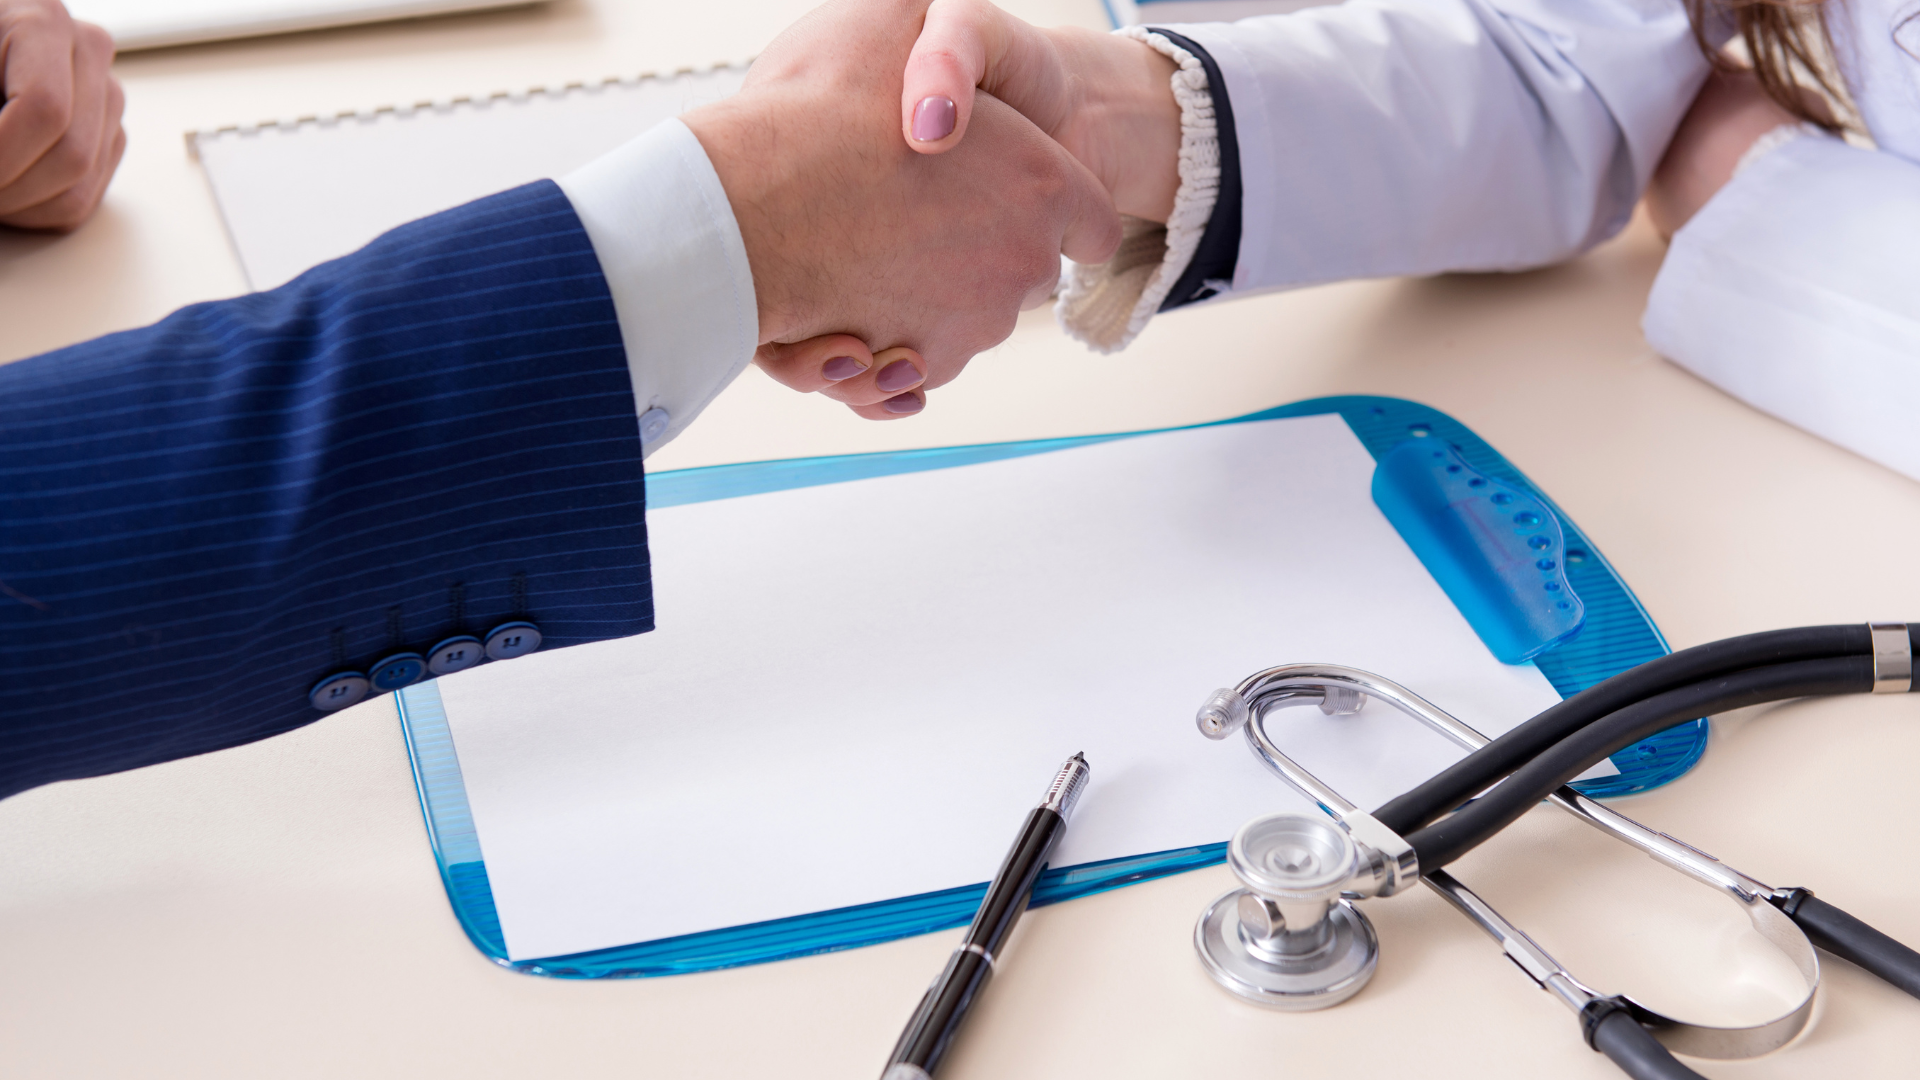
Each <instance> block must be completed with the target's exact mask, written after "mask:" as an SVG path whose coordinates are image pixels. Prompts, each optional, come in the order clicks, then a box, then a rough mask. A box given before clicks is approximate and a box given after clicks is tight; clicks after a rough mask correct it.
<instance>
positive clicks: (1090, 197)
mask: <svg viewBox="0 0 1920 1080" xmlns="http://www.w3.org/2000/svg"><path fill="white" fill-rule="evenodd" d="M1060 156H1061V157H1062V158H1064V159H1066V166H1067V169H1068V170H1069V172H1068V176H1069V178H1070V179H1069V187H1068V189H1067V194H1066V198H1067V225H1066V230H1065V231H1064V232H1063V233H1061V236H1060V254H1062V255H1065V256H1066V257H1067V258H1069V259H1072V260H1073V261H1074V262H1077V263H1080V264H1082V265H1086V266H1092V265H1097V264H1099V263H1103V262H1106V261H1107V260H1108V259H1111V258H1113V254H1114V252H1116V251H1118V250H1120V241H1121V239H1122V237H1121V226H1120V214H1119V212H1118V211H1117V210H1115V209H1114V207H1113V196H1112V195H1110V194H1108V192H1107V186H1106V185H1105V184H1102V183H1101V182H1100V178H1099V177H1097V176H1095V175H1093V170H1091V169H1089V168H1087V167H1086V166H1085V165H1082V164H1080V159H1079V158H1076V157H1074V156H1073V155H1072V154H1069V153H1067V152H1066V151H1065V150H1061V151H1060Z"/></svg>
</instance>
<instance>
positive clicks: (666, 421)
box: [559, 120, 760, 454]
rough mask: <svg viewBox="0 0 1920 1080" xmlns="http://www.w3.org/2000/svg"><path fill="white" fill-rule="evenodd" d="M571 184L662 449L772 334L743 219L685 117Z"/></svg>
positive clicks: (565, 182) (637, 401) (645, 421)
mask: <svg viewBox="0 0 1920 1080" xmlns="http://www.w3.org/2000/svg"><path fill="white" fill-rule="evenodd" d="M559 184H560V190H562V191H564V192H566V194H567V198H568V199H569V200H570V201H571V202H572V203H573V210H574V213H576V214H578V215H579V216H580V223H581V224H582V225H583V226H585V227H586V230H587V238H588V239H589V240H591V241H592V242H593V250H594V253H595V254H596V255H598V256H599V257H600V270H601V272H602V273H603V274H605V275H606V279H607V287H608V289H609V290H611V291H612V293H613V308H614V312H615V313H616V314H617V315H618V316H619V319H620V335H621V337H622V338H623V339H625V341H626V346H627V367H628V370H629V371H630V372H631V373H632V375H633V397H634V407H635V409H636V410H637V411H638V412H639V414H640V439H641V443H642V446H643V448H644V449H643V453H648V454H650V453H652V452H653V451H655V450H657V449H659V448H660V447H662V446H664V445H666V443H667V442H668V440H670V439H672V438H673V437H674V436H676V435H678V434H680V432H682V431H684V430H686V427H687V425H688V424H690V423H692V422H693V418H694V417H696V416H698V415H700V410H702V409H704V408H706V407H707V404H708V403H709V402H711V401H712V400H713V399H714V397H716V396H717V395H718V394H719V393H720V391H722V390H724V389H726V387H727V384H728V383H731V382H732V381H733V380H734V377H735V376H737V375H739V374H740V372H741V371H742V370H744V369H745V368H746V366H747V364H748V363H749V362H750V361H752V359H753V351H754V348H755V347H756V346H758V344H759V342H760V309H759V306H758V304H757V303H756V302H755V299H754V292H753V271H752V269H751V268H750V267H749V266H748V264H747V248H746V245H745V244H744V243H743V242H742V241H741V239H740V226H739V223H738V222H736V221H735V220H734V216H733V208H732V207H731V206H730V205H729V204H728V203H727V193H726V189H724V188H722V187H721V186H720V176H719V174H717V173H715V172H714V171H713V163H712V162H710V161H709V160H707V152H706V150H705V149H704V148H702V147H701V145H700V140H698V139H696V138H694V135H693V132H692V131H690V130H689V129H688V128H687V125H685V124H683V123H681V122H680V121H678V120H669V121H667V122H666V123H664V124H661V125H660V126H658V127H656V128H654V129H652V130H651V131H648V132H647V133H646V134H644V135H641V136H639V137H638V138H636V139H634V140H632V141H631V142H628V143H627V144H626V145H624V146H622V147H620V148H619V149H617V150H614V151H612V152H611V153H608V154H606V155H604V156H602V157H600V158H597V159H595V160H594V161H592V162H589V163H588V164H587V165H585V166H582V167H581V168H580V169H578V170H576V171H574V172H572V173H569V174H567V175H566V176H564V177H562V178H561V179H560V181H559Z"/></svg>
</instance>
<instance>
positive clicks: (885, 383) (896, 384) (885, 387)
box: [873, 360, 920, 394]
mask: <svg viewBox="0 0 1920 1080" xmlns="http://www.w3.org/2000/svg"><path fill="white" fill-rule="evenodd" d="M919 381H920V369H919V368H917V367H914V366H913V361H911V360H895V361H894V362H893V363H891V364H888V365H887V366H886V367H883V368H881V369H880V374H878V375H875V376H874V377H873V385H874V386H876V387H878V388H880V390H881V391H882V392H884V393H888V394H891V393H893V392H894V391H895V390H905V389H906V388H907V387H909V386H912V385H914V384H915V383H918V382H919Z"/></svg>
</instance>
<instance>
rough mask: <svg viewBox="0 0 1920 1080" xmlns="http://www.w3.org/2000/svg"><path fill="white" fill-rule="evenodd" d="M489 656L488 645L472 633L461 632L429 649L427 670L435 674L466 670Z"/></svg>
mask: <svg viewBox="0 0 1920 1080" xmlns="http://www.w3.org/2000/svg"><path fill="white" fill-rule="evenodd" d="M486 658H487V647H486V646H485V645H482V644H480V639H479V638H477V637H474V636H473V635H472V634H460V635H458V636H456V637H450V638H448V639H447V640H445V641H443V642H441V643H440V644H438V645H435V646H434V647H433V648H431V649H429V650H427V670H428V671H429V672H431V673H432V674H435V675H451V674H453V673H454V672H456V671H465V670H466V669H468V668H470V667H472V666H473V665H475V664H477V663H479V662H480V661H482V660H485V659H486Z"/></svg>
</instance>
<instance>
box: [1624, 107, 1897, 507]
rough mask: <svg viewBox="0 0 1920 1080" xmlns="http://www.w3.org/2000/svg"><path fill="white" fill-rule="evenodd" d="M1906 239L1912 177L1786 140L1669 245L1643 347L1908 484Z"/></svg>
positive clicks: (1839, 147) (1847, 151)
mask: <svg viewBox="0 0 1920 1080" xmlns="http://www.w3.org/2000/svg"><path fill="white" fill-rule="evenodd" d="M1916 236H1920V165H1916V164H1914V163H1913V162H1910V161H1907V160H1905V159H1904V158H1900V157H1896V156H1894V155H1892V154H1888V153H1883V152H1880V151H1875V150H1864V149H1860V148H1857V147H1852V146H1848V145H1847V144H1846V143H1844V142H1841V141H1840V140H1838V139H1833V138H1827V137H1821V136H1808V137H1803V138H1800V139H1796V140H1794V141H1792V142H1789V143H1787V144H1786V145H1784V146H1782V147H1780V148H1779V149H1777V150H1774V151H1772V152H1771V153H1768V154H1766V155H1765V156H1763V157H1761V158H1759V159H1758V160H1756V161H1753V162H1751V163H1750V164H1748V165H1747V166H1746V167H1745V168H1743V169H1741V170H1740V172H1739V174H1738V175H1736V176H1735V177H1734V178H1733V180H1731V181H1730V182H1729V183H1728V184H1727V186H1726V187H1724V188H1722V189H1721V190H1720V192H1719V193H1718V194H1716V195H1715V196H1714V197H1713V199H1712V200H1710V201H1709V202H1708V203H1707V205H1706V206H1705V207H1703V208H1702V209H1701V210H1700V212H1699V213H1698V214H1696V215H1694V217H1693V219H1692V220H1691V221H1689V222H1688V223H1687V224H1686V227H1684V228H1682V229H1681V230H1680V231H1679V232H1678V233H1677V234H1675V236H1674V238H1673V246H1672V248H1671V249H1670V250H1669V251H1668V252H1667V258H1666V262H1665V263H1664V264H1663V265H1662V266H1661V268H1660V275H1659V277H1658V278H1656V279H1655V281H1654V285H1653V292H1652V295H1651V296H1650V297H1649V298H1648V301H1647V312H1646V318H1645V322H1644V327H1645V330H1646V334H1647V341H1648V342H1649V343H1650V344H1652V345H1653V347H1654V348H1655V349H1656V350H1658V351H1659V352H1660V353H1661V354H1662V355H1664V356H1666V357H1668V358H1669V359H1671V360H1673V361H1675V362H1676V363H1678V364H1680V365H1681V366H1682V367H1685V368H1687V369H1688V370H1690V371H1692V372H1694V373H1695V374H1697V375H1699V376H1700V377H1701V378H1703V379H1706V380H1707V381H1708V382H1711V383H1713V384H1714V385H1716V386H1718V387H1720V388H1721V389H1723V390H1725V391H1727V392H1728V393H1730V394H1732V395H1733V396H1735V397H1737V398H1740V399H1741V400H1743V401H1745V402H1747V403H1748V404H1750V405H1753V406H1754V407H1755V408H1758V409H1761V410H1763V411H1765V412H1769V413H1772V414H1773V415H1775V416H1777V417H1779V418H1781V419H1782V420H1785V421H1787V422H1788V423H1791V424H1794V425H1796V426H1798V427H1800V428H1804V429H1805V430H1807V431H1810V432H1812V433H1813V434H1815V435H1818V436H1820V437H1821V438H1824V439H1827V440H1829V441H1832V442H1834V443H1837V444H1839V445H1841V446H1843V447H1846V448H1847V449H1849V450H1852V451H1854V452H1855V453H1858V454H1860V455H1862V456H1864V457H1868V458H1871V459H1873V460H1874V461H1878V462H1880V463H1881V464H1883V465H1886V466H1888V467H1889V468H1892V469H1895V470H1898V471H1899V472H1901V473H1904V474H1906V475H1907V476H1910V477H1913V478H1915V479H1920V434H1916V432H1920V424H1917V423H1916V418H1920V289H1916V288H1914V283H1915V282H1920V248H1917V247H1916V246H1915V245H1914V243H1913V238H1914V237H1916Z"/></svg>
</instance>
